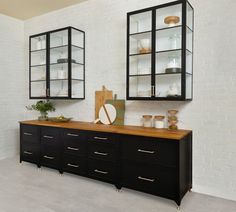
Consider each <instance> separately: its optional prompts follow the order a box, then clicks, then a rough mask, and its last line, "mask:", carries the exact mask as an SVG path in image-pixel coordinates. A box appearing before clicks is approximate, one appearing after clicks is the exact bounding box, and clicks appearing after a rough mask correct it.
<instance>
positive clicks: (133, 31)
mask: <svg viewBox="0 0 236 212" xmlns="http://www.w3.org/2000/svg"><path fill="white" fill-rule="evenodd" d="M193 33H194V9H193V7H192V6H191V5H190V3H189V2H188V1H186V0H179V1H174V2H170V3H167V4H163V5H159V6H155V7H151V8H146V9H142V10H138V11H134V12H129V13H128V14H127V100H168V101H169V100H170V101H191V100H192V96H193Z"/></svg>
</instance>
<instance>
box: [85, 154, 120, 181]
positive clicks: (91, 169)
mask: <svg viewBox="0 0 236 212" xmlns="http://www.w3.org/2000/svg"><path fill="white" fill-rule="evenodd" d="M115 172H116V167H115V166H114V164H112V163H110V162H105V161H97V160H91V159H90V160H89V161H88V174H89V176H90V177H93V178H96V179H100V180H104V181H108V182H113V181H114V180H115Z"/></svg>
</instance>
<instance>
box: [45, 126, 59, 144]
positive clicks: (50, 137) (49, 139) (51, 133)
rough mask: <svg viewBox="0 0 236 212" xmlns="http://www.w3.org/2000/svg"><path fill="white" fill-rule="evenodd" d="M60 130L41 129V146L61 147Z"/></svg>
mask: <svg viewBox="0 0 236 212" xmlns="http://www.w3.org/2000/svg"><path fill="white" fill-rule="evenodd" d="M59 143H60V139H59V129H56V128H50V127H46V128H42V129H41V144H43V145H59Z"/></svg>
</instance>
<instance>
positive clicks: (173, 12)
mask: <svg viewBox="0 0 236 212" xmlns="http://www.w3.org/2000/svg"><path fill="white" fill-rule="evenodd" d="M180 25H182V4H177V5H174V6H170V7H164V8H160V9H157V10H156V29H157V30H159V29H163V28H166V27H176V26H180Z"/></svg>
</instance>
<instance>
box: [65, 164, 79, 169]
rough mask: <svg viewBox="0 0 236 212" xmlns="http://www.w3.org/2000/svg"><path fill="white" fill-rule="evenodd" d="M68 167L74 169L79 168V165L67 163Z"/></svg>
mask: <svg viewBox="0 0 236 212" xmlns="http://www.w3.org/2000/svg"><path fill="white" fill-rule="evenodd" d="M67 166H69V167H73V168H79V166H78V165H74V164H71V163H67Z"/></svg>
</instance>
